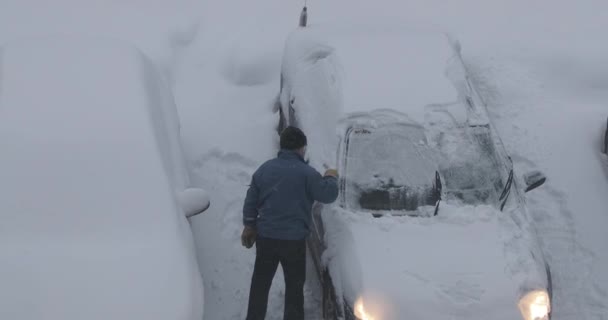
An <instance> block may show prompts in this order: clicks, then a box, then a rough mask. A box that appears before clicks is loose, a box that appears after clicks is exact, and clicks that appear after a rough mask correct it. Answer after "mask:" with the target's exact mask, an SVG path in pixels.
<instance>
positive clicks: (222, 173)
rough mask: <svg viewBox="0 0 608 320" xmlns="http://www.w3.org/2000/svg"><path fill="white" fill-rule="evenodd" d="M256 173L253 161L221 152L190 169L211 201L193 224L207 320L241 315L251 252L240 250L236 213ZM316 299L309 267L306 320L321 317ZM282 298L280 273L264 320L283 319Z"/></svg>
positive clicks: (316, 289) (317, 292) (316, 288)
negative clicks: (203, 286)
mask: <svg viewBox="0 0 608 320" xmlns="http://www.w3.org/2000/svg"><path fill="white" fill-rule="evenodd" d="M256 168H257V164H256V163H255V161H253V160H250V159H248V158H246V157H244V156H242V155H240V154H238V153H223V152H222V151H220V150H213V151H210V152H208V153H206V154H203V155H201V156H199V157H198V160H196V161H194V163H193V164H192V168H191V171H192V176H193V179H192V182H193V184H194V185H195V186H199V187H202V188H205V190H207V191H208V192H209V193H210V196H211V207H210V208H209V209H208V211H206V212H205V213H203V214H202V215H200V216H198V217H196V218H194V219H193V220H192V228H193V231H194V236H195V240H196V244H197V249H198V258H199V266H200V269H201V273H202V275H203V281H204V285H205V319H206V320H237V319H238V320H242V319H245V316H246V312H247V299H248V296H249V285H250V281H251V273H252V271H253V264H254V261H255V250H254V249H251V250H247V249H245V248H243V247H242V246H241V242H240V234H241V231H242V216H241V212H242V206H243V200H244V197H245V193H246V191H247V187H248V185H249V183H250V180H251V175H252V174H253V172H254V171H255V169H256ZM309 261H310V259H309ZM319 296H320V288H319V285H318V280H317V279H316V274H314V270H313V269H312V268H308V274H307V283H306V286H305V301H306V303H305V312H306V315H307V319H320V318H321V316H320V314H319V313H318V312H319V309H320V301H318V297H319ZM283 299H284V280H283V272H282V270H281V269H280V268H279V270H277V274H276V276H275V279H274V282H273V286H272V289H271V292H270V296H269V304H268V314H267V317H266V318H267V319H269V320H280V319H282V318H283Z"/></svg>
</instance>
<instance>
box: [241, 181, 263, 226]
mask: <svg viewBox="0 0 608 320" xmlns="http://www.w3.org/2000/svg"><path fill="white" fill-rule="evenodd" d="M255 176H256V174H254V175H253V177H251V184H250V185H249V189H248V190H247V196H246V197H245V204H244V205H243V225H245V226H247V227H252V228H255V227H256V221H257V219H258V196H259V193H260V192H259V188H258V186H257V185H256V181H255Z"/></svg>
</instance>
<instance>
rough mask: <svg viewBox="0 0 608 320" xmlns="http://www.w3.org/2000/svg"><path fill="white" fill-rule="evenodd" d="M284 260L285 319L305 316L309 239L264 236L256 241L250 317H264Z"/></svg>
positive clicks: (297, 319) (259, 319)
mask: <svg viewBox="0 0 608 320" xmlns="http://www.w3.org/2000/svg"><path fill="white" fill-rule="evenodd" d="M279 263H281V267H282V268H283V274H284V276H285V313H284V316H283V319H284V320H303V319H304V281H305V280H306V241H305V240H277V239H268V238H260V237H258V239H257V240H256V258H255V267H254V270H253V277H252V279H251V289H250V291H249V308H248V310H247V320H264V317H265V316H266V308H267V305H268V293H269V292H270V286H271V285H272V279H273V278H274V274H275V272H276V271H277V267H278V266H279Z"/></svg>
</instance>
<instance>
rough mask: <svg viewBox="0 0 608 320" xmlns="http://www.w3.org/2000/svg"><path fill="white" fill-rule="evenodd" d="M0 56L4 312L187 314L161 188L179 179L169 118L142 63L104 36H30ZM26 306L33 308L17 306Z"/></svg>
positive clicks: (168, 191) (187, 252)
mask: <svg viewBox="0 0 608 320" xmlns="http://www.w3.org/2000/svg"><path fill="white" fill-rule="evenodd" d="M0 52H1V53H0V63H1V64H0V71H1V73H0V75H1V78H0V79H1V81H0V83H1V86H0V150H2V157H1V158H2V161H0V177H2V178H0V195H1V197H2V201H0V221H2V223H0V243H1V245H0V246H2V257H1V258H2V261H3V262H2V263H0V265H1V266H0V275H2V276H0V282H2V283H3V286H4V287H5V288H10V290H11V291H10V298H9V301H14V303H13V304H12V305H11V306H13V305H14V308H15V309H14V310H10V309H9V310H8V311H7V310H3V311H7V312H8V313H7V315H11V316H15V315H17V316H18V318H25V319H34V318H41V317H48V318H55V319H83V318H88V319H107V318H113V319H136V318H147V319H176V318H179V319H186V318H188V317H187V316H186V315H188V314H192V315H193V318H195V317H197V316H198V315H200V312H198V311H196V310H199V311H200V310H201V308H202V307H201V306H198V305H197V304H198V303H200V301H197V300H199V299H202V298H201V297H200V296H199V295H197V290H196V289H195V288H196V287H197V285H200V282H197V279H198V278H197V277H198V269H197V267H196V260H195V257H194V254H193V250H194V249H193V245H192V244H191V235H190V230H189V226H188V223H187V221H186V220H185V218H184V216H183V213H182V212H181V209H178V206H177V202H176V199H175V195H174V191H175V190H174V188H173V185H175V184H177V183H178V182H179V180H180V179H179V178H171V177H170V173H169V171H170V170H167V169H170V167H171V166H172V165H175V163H176V162H175V161H176V159H177V158H176V155H175V152H176V150H177V149H176V148H174V147H173V148H172V147H170V145H172V144H173V141H170V140H171V139H173V138H172V137H171V136H170V134H169V132H170V131H172V130H170V127H172V126H175V125H176V124H175V123H173V124H172V123H171V122H172V119H171V117H170V112H167V110H164V111H163V106H162V104H164V102H166V101H165V99H168V98H169V96H163V95H164V94H168V93H167V92H164V93H163V90H161V89H162V88H161V87H160V84H159V82H157V80H158V75H157V74H156V73H155V69H154V68H153V67H152V66H151V65H150V64H148V63H147V62H146V59H145V57H144V56H143V55H142V54H141V53H140V52H139V51H138V50H137V49H135V48H133V47H131V46H130V45H127V44H124V43H119V42H115V41H113V40H104V39H75V38H74V39H63V38H61V39H38V40H32V41H25V42H19V43H13V44H10V45H7V46H6V47H4V48H3V49H2V50H1V51H0ZM174 129H175V128H174ZM173 131H175V130H173ZM189 239H190V240H189ZM7 275H10V277H6V276H7ZM158 288H163V290H160V291H158V290H156V289H158ZM167 292H171V294H170V295H169V296H168V295H167ZM4 294H8V293H7V291H3V290H0V297H4V298H8V296H5V295H4ZM4 298H3V299H4ZM32 301H36V302H35V304H36V306H37V308H28V307H26V305H25V304H31V303H32ZM194 301H196V304H194ZM68 302H69V303H70V304H71V305H73V306H74V307H73V308H71V307H70V308H68V307H67V304H68ZM3 311H0V315H2V314H3ZM11 312H12V313H11Z"/></svg>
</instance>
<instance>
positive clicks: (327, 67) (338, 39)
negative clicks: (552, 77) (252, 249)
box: [278, 26, 551, 320]
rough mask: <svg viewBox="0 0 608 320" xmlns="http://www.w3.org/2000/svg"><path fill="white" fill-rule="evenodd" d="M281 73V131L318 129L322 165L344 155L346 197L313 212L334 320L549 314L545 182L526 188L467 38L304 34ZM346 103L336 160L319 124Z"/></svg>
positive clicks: (312, 243) (314, 159) (387, 32)
mask: <svg viewBox="0 0 608 320" xmlns="http://www.w3.org/2000/svg"><path fill="white" fill-rule="evenodd" d="M376 61H382V63H376ZM386 61H393V63H386ZM282 71H283V74H282V80H283V81H282V86H281V94H280V98H279V102H278V107H279V109H280V110H281V112H280V117H281V121H280V126H285V125H295V126H299V127H301V128H303V130H304V131H305V132H306V133H307V134H310V133H311V132H312V133H313V139H309V141H310V142H309V150H310V149H311V148H315V147H316V148H317V149H313V153H312V154H311V155H310V157H311V159H310V160H311V163H313V164H317V165H318V164H321V163H322V164H325V163H327V162H328V161H329V160H328V159H330V158H331V157H332V156H334V157H335V150H336V149H337V150H338V156H337V168H338V171H339V172H340V173H341V181H340V186H341V194H340V198H339V202H338V204H337V205H330V206H327V205H321V204H317V205H315V208H314V209H313V221H314V226H313V233H312V235H311V237H310V240H309V249H310V250H311V253H312V257H313V260H314V262H315V265H316V268H317V271H318V273H319V277H320V279H321V283H322V286H323V302H324V305H323V311H324V317H325V318H326V319H360V320H369V319H374V320H387V319H450V320H452V319H497V320H498V319H500V320H502V319H504V320H507V319H511V320H512V319H518V318H519V319H524V320H539V319H548V318H549V316H550V312H551V302H550V299H551V275H550V270H549V267H548V265H547V264H546V262H545V259H544V256H543V253H542V252H541V250H540V248H539V246H538V242H537V237H536V233H535V230H534V227H533V225H532V223H531V221H532V219H531V217H530V216H529V213H528V211H527V209H526V206H525V199H524V196H523V193H524V191H529V190H532V189H534V188H536V187H538V186H540V185H541V184H542V183H543V182H544V181H545V178H544V176H543V175H542V174H540V173H538V172H535V173H530V174H527V175H526V176H525V182H526V184H527V187H526V188H525V190H524V189H523V188H520V184H519V183H518V179H517V178H516V175H515V174H514V172H513V166H512V163H511V160H510V158H509V156H508V155H507V153H506V151H505V149H504V147H503V145H502V142H501V140H500V138H499V136H498V135H497V132H496V131H495V130H494V128H493V126H492V124H491V122H490V121H489V119H488V116H487V112H486V108H485V105H484V104H483V101H482V100H481V99H480V97H479V96H478V94H477V92H476V91H475V89H474V87H473V86H472V84H471V82H470V81H469V79H468V75H467V72H466V68H465V66H464V64H463V62H462V59H461V56H460V49H459V46H458V44H457V43H455V42H451V41H448V38H447V37H446V36H445V35H444V34H441V33H434V32H425V31H420V30H413V31H411V32H410V33H409V34H408V33H407V31H404V30H403V29H401V28H397V29H395V28H393V27H380V26H375V27H373V28H364V27H361V28H360V29H356V30H353V29H340V28H305V29H304V28H302V29H299V30H297V31H296V32H294V33H293V34H292V35H291V36H290V38H289V39H288V42H287V46H286V51H285V58H284V60H283V69H282ZM342 109H343V110H345V111H347V112H348V113H347V115H346V116H343V117H342V120H341V121H340V122H339V125H338V135H337V136H338V139H337V140H338V143H339V144H338V145H337V146H336V145H334V148H333V154H331V152H328V151H327V150H330V149H331V146H332V143H333V141H332V138H333V136H332V135H331V134H330V135H328V136H326V137H325V139H322V137H319V138H317V139H316V140H314V139H315V136H314V135H315V134H314V132H319V131H320V132H331V131H333V132H332V134H333V135H335V125H334V126H333V127H330V124H331V121H326V123H327V125H328V128H319V123H318V122H315V119H332V118H338V117H337V116H336V114H338V113H339V112H341V110H342ZM324 124H325V123H322V124H321V125H324ZM315 144H317V145H322V147H319V146H316V145H315Z"/></svg>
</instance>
